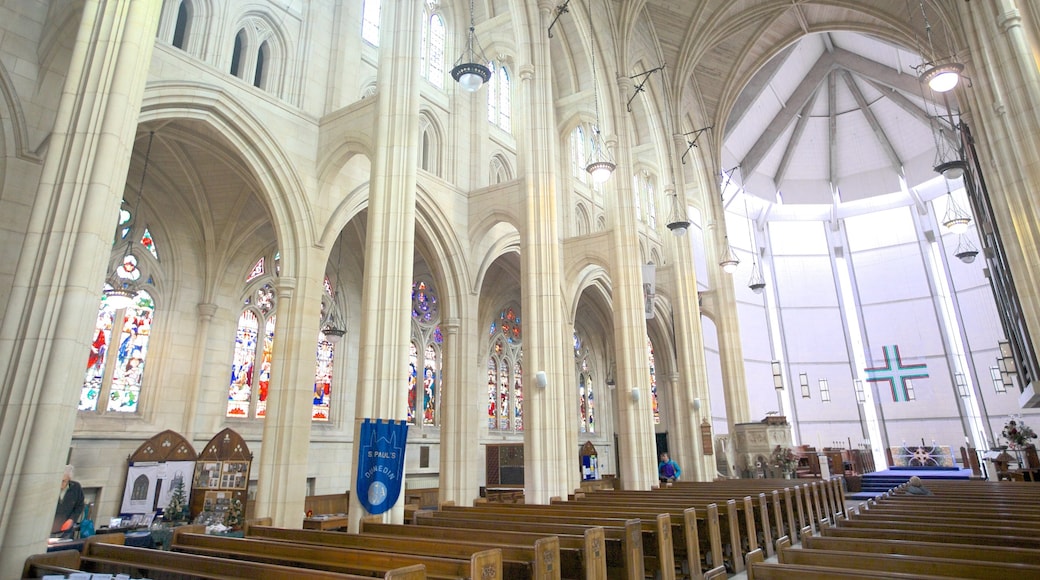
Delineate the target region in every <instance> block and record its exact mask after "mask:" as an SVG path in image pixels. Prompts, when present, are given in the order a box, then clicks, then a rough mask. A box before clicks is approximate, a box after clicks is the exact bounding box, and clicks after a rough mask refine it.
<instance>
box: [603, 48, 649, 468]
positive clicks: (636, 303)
mask: <svg viewBox="0 0 1040 580" xmlns="http://www.w3.org/2000/svg"><path fill="white" fill-rule="evenodd" d="M604 68H608V67H604ZM617 83H618V92H619V94H620V97H619V101H618V102H617V103H615V105H614V106H613V107H611V108H610V109H611V111H612V112H613V117H612V120H613V124H612V125H613V129H614V132H615V135H616V144H617V146H616V147H615V148H614V151H615V154H616V158H617V169H616V170H615V171H614V175H613V176H611V178H610V182H609V186H608V187H609V188H610V189H613V191H614V195H613V198H612V199H611V197H610V196H609V195H608V197H607V199H608V200H610V201H611V202H613V203H612V204H611V205H612V207H610V206H608V208H607V210H608V214H607V215H608V220H609V226H610V229H609V240H610V255H611V258H612V260H613V263H612V264H611V271H610V274H611V284H612V286H611V288H612V290H613V296H612V297H611V298H612V300H613V302H612V306H613V314H614V347H615V356H616V358H617V404H618V447H619V452H620V453H619V457H621V465H618V466H617V468H618V473H619V474H620V475H621V480H622V484H623V485H624V487H625V489H650V487H651V486H653V485H657V483H658V479H657V445H656V440H655V439H654V416H653V406H652V398H651V393H650V363H649V361H648V360H647V356H646V318H645V314H644V305H643V268H642V259H641V258H640V255H639V230H638V224H637V223H636V217H635V216H636V212H635V206H634V204H633V201H632V157H631V152H630V150H629V142H628V138H627V133H626V130H627V129H628V127H627V123H628V116H627V113H626V112H625V104H624V101H625V100H626V98H627V95H631V94H632V91H633V90H634V88H633V85H632V79H630V78H628V77H626V76H620V75H619V76H618V78H617Z"/></svg>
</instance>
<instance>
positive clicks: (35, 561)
mask: <svg viewBox="0 0 1040 580" xmlns="http://www.w3.org/2000/svg"><path fill="white" fill-rule="evenodd" d="M79 567H80V561H79V551H77V550H58V551H57V552H45V553H43V554H34V555H32V556H29V557H28V558H26V559H25V566H23V567H22V578H42V577H43V576H44V575H47V574H60V575H62V576H68V575H69V574H71V573H73V572H79V571H80V569H79Z"/></svg>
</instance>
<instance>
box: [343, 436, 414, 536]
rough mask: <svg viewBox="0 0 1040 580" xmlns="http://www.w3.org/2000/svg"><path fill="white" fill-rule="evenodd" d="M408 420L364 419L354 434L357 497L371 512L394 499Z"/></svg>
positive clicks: (386, 506) (401, 472) (400, 479)
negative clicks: (357, 434) (358, 430)
mask: <svg viewBox="0 0 1040 580" xmlns="http://www.w3.org/2000/svg"><path fill="white" fill-rule="evenodd" d="M407 440H408V423H406V422H404V421H399V422H396V423H395V422H394V421H387V422H386V423H384V422H383V421H382V419H376V420H375V422H374V423H373V422H372V420H371V419H365V422H364V423H362V424H361V435H360V437H358V441H359V442H360V446H359V448H358V470H357V485H356V486H355V487H354V489H355V490H356V491H355V493H357V497H358V501H360V502H361V505H362V506H363V507H364V508H365V511H367V512H368V513H370V514H372V515H378V514H381V513H383V512H385V511H387V510H389V509H390V508H391V507H393V506H394V504H395V503H397V498H398V497H400V495H401V487H402V482H403V481H404V446H405V442H406V441H407Z"/></svg>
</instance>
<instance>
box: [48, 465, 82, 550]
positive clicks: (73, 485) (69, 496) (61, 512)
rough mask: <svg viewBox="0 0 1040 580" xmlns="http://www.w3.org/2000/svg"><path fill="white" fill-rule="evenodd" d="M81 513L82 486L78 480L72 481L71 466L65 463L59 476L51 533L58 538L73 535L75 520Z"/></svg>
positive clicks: (74, 532)
mask: <svg viewBox="0 0 1040 580" xmlns="http://www.w3.org/2000/svg"><path fill="white" fill-rule="evenodd" d="M82 514H83V488H82V487H81V486H80V484H79V482H76V481H72V466H71V465H66V466H65V472H64V473H63V474H62V476H61V491H60V492H59V493H58V505H57V507H56V508H55V509H54V525H52V526H51V535H52V536H56V537H60V538H72V537H73V536H75V534H76V522H77V521H78V520H79V517H80V516H81V515H82Z"/></svg>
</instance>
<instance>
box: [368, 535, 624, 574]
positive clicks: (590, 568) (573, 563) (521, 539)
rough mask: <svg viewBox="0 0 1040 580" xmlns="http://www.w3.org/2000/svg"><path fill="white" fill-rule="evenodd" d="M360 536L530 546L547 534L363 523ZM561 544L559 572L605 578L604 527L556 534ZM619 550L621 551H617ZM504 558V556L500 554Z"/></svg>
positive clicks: (498, 545) (485, 544) (499, 545)
mask: <svg viewBox="0 0 1040 580" xmlns="http://www.w3.org/2000/svg"><path fill="white" fill-rule="evenodd" d="M361 533H362V534H363V535H369V534H372V535H377V536H392V537H397V538H420V539H429V538H437V539H441V540H446V541H454V542H464V543H470V544H480V545H483V546H485V547H501V546H505V545H510V544H516V545H527V546H533V545H534V544H535V542H536V541H537V540H540V539H542V538H544V537H546V534H542V533H534V532H516V531H510V530H503V529H496V530H495V533H494V534H488V531H487V530H482V529H479V528H461V527H457V526H454V525H452V526H450V527H449V526H428V525H402V524H384V523H381V522H365V523H362V524H361ZM555 537H557V538H559V545H560V574H561V576H563V577H565V578H585V580H593V579H603V578H606V577H607V550H606V538H605V535H604V530H603V528H601V527H593V528H585V533H584V534H583V535H581V536H578V535H571V534H556V536H555ZM619 551H620V550H619ZM502 557H503V561H504V560H505V559H506V555H505V553H503V556H502Z"/></svg>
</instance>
